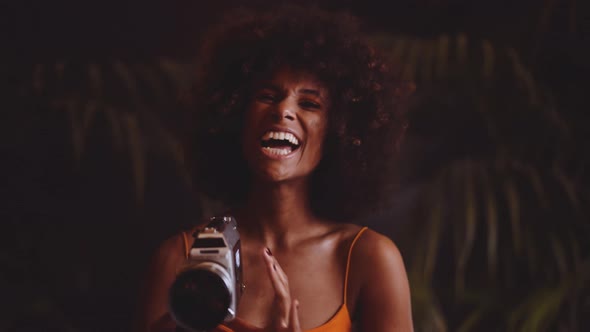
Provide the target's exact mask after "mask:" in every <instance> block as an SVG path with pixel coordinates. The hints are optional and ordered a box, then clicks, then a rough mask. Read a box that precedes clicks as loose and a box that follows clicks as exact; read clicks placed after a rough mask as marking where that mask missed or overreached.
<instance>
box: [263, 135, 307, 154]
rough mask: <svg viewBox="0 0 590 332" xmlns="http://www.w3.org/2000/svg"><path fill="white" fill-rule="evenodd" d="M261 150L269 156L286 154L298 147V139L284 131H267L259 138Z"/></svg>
mask: <svg viewBox="0 0 590 332" xmlns="http://www.w3.org/2000/svg"><path fill="white" fill-rule="evenodd" d="M260 146H261V147H262V151H264V152H265V153H266V154H267V155H270V156H287V155H289V154H291V153H293V152H294V151H296V150H297V149H299V146H300V143H299V139H297V137H295V135H293V134H292V133H289V132H284V131H267V132H266V133H265V134H264V135H263V136H262V138H261V139H260Z"/></svg>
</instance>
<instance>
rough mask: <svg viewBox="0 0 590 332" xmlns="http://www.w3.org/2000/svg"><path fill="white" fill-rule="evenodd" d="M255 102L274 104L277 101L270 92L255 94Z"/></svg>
mask: <svg viewBox="0 0 590 332" xmlns="http://www.w3.org/2000/svg"><path fill="white" fill-rule="evenodd" d="M256 100H257V101H260V102H263V103H267V104H270V103H274V102H275V101H276V100H277V96H276V94H274V93H271V92H260V93H258V94H256Z"/></svg>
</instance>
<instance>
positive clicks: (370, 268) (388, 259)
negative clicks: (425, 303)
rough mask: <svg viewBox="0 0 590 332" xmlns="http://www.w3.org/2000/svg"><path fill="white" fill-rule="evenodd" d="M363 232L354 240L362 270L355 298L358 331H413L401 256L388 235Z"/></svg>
mask: <svg viewBox="0 0 590 332" xmlns="http://www.w3.org/2000/svg"><path fill="white" fill-rule="evenodd" d="M366 233H367V234H365V235H364V236H363V237H361V239H362V241H359V243H358V246H359V248H358V250H357V254H358V255H359V256H362V258H361V259H357V260H356V261H357V262H360V263H359V264H358V265H360V266H359V268H360V269H361V270H360V271H363V272H362V273H361V276H360V279H361V280H360V289H359V293H358V300H357V301H358V302H357V309H358V311H357V313H358V315H359V316H358V319H359V323H360V324H359V326H360V327H361V331H372V332H379V331H404V332H406V331H413V325H412V310H411V302H410V288H409V284H408V277H407V275H406V269H405V267H404V262H403V259H402V256H401V254H400V252H399V250H398V248H397V247H396V245H395V244H394V243H393V242H392V241H391V240H390V239H389V238H387V237H385V236H383V235H381V234H378V233H376V232H373V231H367V232H366ZM357 257H358V256H357ZM359 258H360V257H359Z"/></svg>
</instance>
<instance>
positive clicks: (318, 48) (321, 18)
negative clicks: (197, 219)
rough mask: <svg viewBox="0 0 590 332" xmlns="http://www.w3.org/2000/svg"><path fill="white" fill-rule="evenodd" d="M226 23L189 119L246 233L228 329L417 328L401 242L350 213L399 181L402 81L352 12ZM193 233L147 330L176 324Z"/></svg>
mask: <svg viewBox="0 0 590 332" xmlns="http://www.w3.org/2000/svg"><path fill="white" fill-rule="evenodd" d="M223 22H224V23H223V24H222V25H221V26H220V27H219V29H217V30H215V31H213V32H211V33H210V34H209V35H208V37H207V39H206V40H207V41H208V42H209V44H207V45H206V46H205V47H204V49H203V51H202V55H203V57H202V60H201V65H200V67H199V68H200V71H199V76H198V84H197V87H196V91H197V92H196V94H195V96H196V98H195V100H196V101H197V103H198V105H197V107H196V109H198V110H199V112H197V113H196V114H195V118H193V119H192V120H191V121H190V123H191V124H193V125H194V124H196V126H197V128H196V129H197V130H196V134H194V135H193V139H192V146H191V149H190V151H191V152H192V153H193V156H192V157H193V158H192V159H193V161H194V165H195V172H194V173H195V180H196V184H197V188H199V189H201V190H203V192H204V193H206V194H208V195H209V196H211V197H214V198H217V199H220V200H221V201H223V202H224V203H226V204H227V205H228V206H229V207H230V209H231V214H232V215H234V216H235V217H236V219H237V221H238V223H239V231H240V237H241V243H242V244H241V245H242V259H243V266H244V270H243V273H244V283H245V285H246V288H245V290H244V293H243V295H242V297H241V300H240V304H239V308H238V313H237V317H238V318H237V319H235V320H234V321H232V322H229V323H227V324H226V325H225V326H220V327H218V330H219V331H230V330H231V331H257V330H261V329H265V330H271V331H316V332H319V331H350V330H351V328H352V323H353V322H354V324H355V326H357V327H358V329H359V330H361V331H411V330H412V319H411V308H410V293H409V287H408V281H407V277H406V273H405V268H404V264H403V261H402V258H401V255H400V253H399V251H398V249H397V248H396V246H395V245H394V244H393V243H392V242H391V241H390V240H389V239H388V238H386V237H385V236H383V235H380V234H378V233H376V232H374V231H371V230H367V229H366V228H361V227H359V226H357V225H354V224H351V223H346V222H348V221H350V220H353V219H354V218H357V217H358V216H359V215H362V213H364V212H367V210H370V209H372V208H373V207H375V206H376V204H375V203H376V202H379V199H380V198H381V197H382V194H383V189H384V188H385V187H386V186H385V183H387V181H385V180H386V179H388V178H390V177H388V171H389V170H390V169H391V165H390V161H391V160H392V158H391V157H392V156H393V152H395V150H396V149H397V145H398V142H399V139H400V138H401V136H402V133H403V129H404V128H405V122H404V119H403V109H404V108H403V103H402V101H403V99H404V98H403V95H404V93H403V91H404V89H403V86H402V84H401V83H400V82H399V81H397V80H396V79H395V77H394V76H393V74H392V71H391V69H390V68H389V67H388V66H386V64H385V62H384V61H383V60H382V59H381V58H380V57H379V56H378V55H377V54H376V52H375V50H374V49H373V48H371V47H369V46H368V44H367V43H366V42H365V40H364V39H363V38H362V36H361V35H360V34H359V33H358V31H357V25H356V22H355V20H354V19H353V18H351V17H349V16H347V15H344V14H327V13H325V12H322V11H320V10H317V9H312V10H310V9H301V8H294V7H283V8H281V9H278V10H274V11H272V12H269V13H265V14H260V13H257V14H250V13H244V12H240V13H237V14H234V16H228V17H227V18H226V19H225V20H224V21H223ZM187 234H190V232H187V233H182V234H180V235H178V236H176V237H173V238H171V239H169V240H167V241H166V242H165V243H164V244H163V245H162V246H161V247H160V249H159V250H158V252H157V254H156V256H155V257H154V260H153V264H152V270H151V271H150V273H148V276H149V280H148V282H147V288H146V294H145V295H146V298H145V299H144V301H143V308H142V315H141V317H142V318H141V325H142V327H141V330H142V331H158V330H162V329H163V326H166V325H167V324H168V326H170V324H169V323H172V322H171V320H170V318H169V315H168V313H167V292H168V288H169V287H170V285H171V283H172V282H173V280H174V278H175V276H176V272H177V270H178V268H179V266H180V265H181V264H182V262H183V261H184V260H185V257H186V253H187V248H189V247H190V245H191V237H190V236H187Z"/></svg>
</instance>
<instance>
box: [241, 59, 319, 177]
mask: <svg viewBox="0 0 590 332" xmlns="http://www.w3.org/2000/svg"><path fill="white" fill-rule="evenodd" d="M328 107H329V100H328V94H327V90H326V89H325V88H324V86H323V85H322V84H321V83H320V82H319V81H318V80H317V79H316V77H315V76H314V75H312V74H309V73H305V72H299V71H294V70H291V69H281V70H278V71H277V72H275V74H274V75H272V76H271V78H270V79H269V80H265V81H262V82H261V83H260V84H257V85H256V87H255V89H254V90H253V93H252V95H251V99H250V103H249V104H248V108H247V111H246V121H245V128H244V137H243V153H244V157H245V159H246V161H247V162H248V165H249V166H250V169H251V170H252V172H253V173H254V175H255V176H256V177H257V178H259V179H261V180H263V181H271V182H279V181H286V180H293V179H301V178H304V177H307V176H308V175H310V174H311V172H312V171H313V170H314V169H315V167H316V166H317V165H318V163H319V162H320V160H321V157H322V148H323V144H324V138H325V136H326V128H327V122H328V114H327V112H328Z"/></svg>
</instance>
